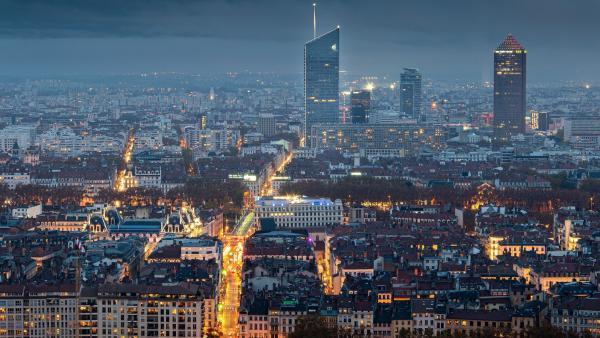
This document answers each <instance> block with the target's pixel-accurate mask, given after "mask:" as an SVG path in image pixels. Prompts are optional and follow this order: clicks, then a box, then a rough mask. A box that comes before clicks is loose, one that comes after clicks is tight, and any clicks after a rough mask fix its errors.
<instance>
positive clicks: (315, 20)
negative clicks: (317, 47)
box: [313, 2, 317, 39]
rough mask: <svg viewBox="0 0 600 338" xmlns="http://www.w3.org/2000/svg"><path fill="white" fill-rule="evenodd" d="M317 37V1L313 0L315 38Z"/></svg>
mask: <svg viewBox="0 0 600 338" xmlns="http://www.w3.org/2000/svg"><path fill="white" fill-rule="evenodd" d="M316 38H317V3H316V2H313V39H316Z"/></svg>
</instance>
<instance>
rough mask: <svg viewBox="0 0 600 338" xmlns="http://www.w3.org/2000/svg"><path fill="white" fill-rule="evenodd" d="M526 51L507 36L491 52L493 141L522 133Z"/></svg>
mask: <svg viewBox="0 0 600 338" xmlns="http://www.w3.org/2000/svg"><path fill="white" fill-rule="evenodd" d="M526 56H527V51H526V50H525V48H523V46H521V44H520V43H519V42H518V41H517V40H516V39H515V38H514V37H513V36H512V35H511V34H508V36H506V38H505V39H504V41H502V43H501V44H500V46H498V48H496V50H495V51H494V138H495V139H496V140H499V141H507V140H509V139H510V137H511V136H512V135H516V134H519V133H524V132H525V100H526V97H525V84H526Z"/></svg>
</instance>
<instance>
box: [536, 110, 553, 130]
mask: <svg viewBox="0 0 600 338" xmlns="http://www.w3.org/2000/svg"><path fill="white" fill-rule="evenodd" d="M549 128H550V118H549V116H548V112H538V111H532V112H531V129H533V130H539V131H547V130H548V129H549Z"/></svg>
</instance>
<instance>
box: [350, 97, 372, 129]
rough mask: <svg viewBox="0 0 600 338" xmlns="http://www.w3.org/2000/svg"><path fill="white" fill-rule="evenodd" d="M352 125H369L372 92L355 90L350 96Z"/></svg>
mask: <svg viewBox="0 0 600 338" xmlns="http://www.w3.org/2000/svg"><path fill="white" fill-rule="evenodd" d="M350 100H351V103H352V108H351V115H352V123H353V124H360V123H368V122H369V115H370V112H371V92H370V91H368V90H355V91H353V92H352V93H351V94H350Z"/></svg>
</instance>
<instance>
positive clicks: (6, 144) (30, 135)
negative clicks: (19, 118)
mask: <svg viewBox="0 0 600 338" xmlns="http://www.w3.org/2000/svg"><path fill="white" fill-rule="evenodd" d="M34 141H35V126H30V125H24V126H10V127H6V128H4V129H2V130H0V152H10V151H11V150H12V149H13V146H14V145H15V143H16V144H17V145H18V146H19V148H20V149H27V148H29V147H30V146H31V145H33V143H34Z"/></svg>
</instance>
